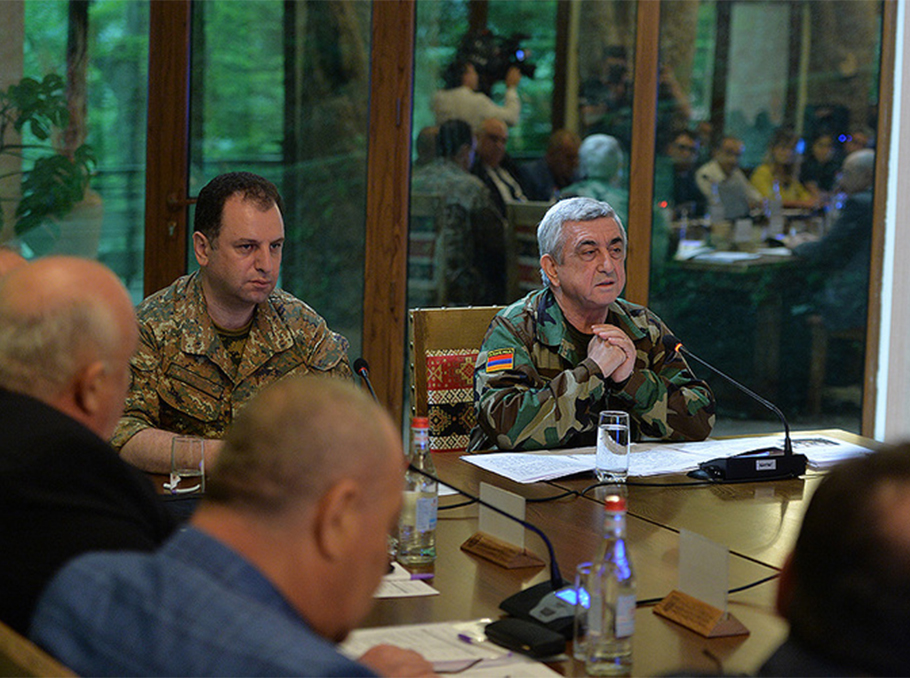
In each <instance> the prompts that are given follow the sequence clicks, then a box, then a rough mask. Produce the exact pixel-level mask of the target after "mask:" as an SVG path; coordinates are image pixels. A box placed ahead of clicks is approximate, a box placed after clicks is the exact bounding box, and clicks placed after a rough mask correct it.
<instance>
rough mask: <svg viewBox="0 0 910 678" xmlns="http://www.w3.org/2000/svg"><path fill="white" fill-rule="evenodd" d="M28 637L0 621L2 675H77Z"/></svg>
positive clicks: (0, 664)
mask: <svg viewBox="0 0 910 678" xmlns="http://www.w3.org/2000/svg"><path fill="white" fill-rule="evenodd" d="M75 675H76V674H75V673H73V672H72V671H70V670H69V669H68V668H66V667H65V666H64V665H63V664H61V663H60V662H58V661H57V660H56V659H54V658H53V657H51V656H50V655H49V654H47V653H46V652H45V651H44V650H42V649H41V648H40V647H38V646H37V645H35V644H34V643H33V642H32V641H30V640H29V639H28V638H24V637H23V636H21V635H19V634H18V633H16V632H15V631H13V629H11V628H10V627H9V626H7V625H6V624H4V623H3V622H0V676H75Z"/></svg>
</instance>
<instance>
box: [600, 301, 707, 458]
mask: <svg viewBox="0 0 910 678" xmlns="http://www.w3.org/2000/svg"><path fill="white" fill-rule="evenodd" d="M648 315H649V336H647V337H645V338H644V339H642V340H640V341H639V342H636V348H637V352H638V356H637V358H636V361H635V370H634V371H633V372H632V375H631V376H630V377H629V379H628V380H626V382H624V383H623V384H619V385H617V390H615V391H613V392H612V399H613V400H614V402H616V401H618V402H619V403H620V404H621V408H622V409H627V410H628V411H629V413H630V415H631V416H632V418H633V419H635V420H636V421H638V422H639V425H640V428H641V432H642V433H643V434H644V435H646V436H649V437H653V438H660V439H661V440H672V441H694V440H704V439H705V438H707V437H708V436H709V435H710V434H711V430H712V429H713V428H714V411H715V402H714V393H712V391H711V388H710V387H709V386H708V384H707V383H706V382H704V381H701V380H700V379H696V377H695V375H694V374H693V373H692V370H691V369H690V368H689V365H688V364H687V363H686V360H685V358H683V357H682V356H681V355H680V354H679V353H677V352H674V353H672V354H668V353H667V351H666V350H665V349H664V345H663V337H664V335H667V334H671V332H670V330H669V329H668V328H667V326H666V325H664V324H663V322H662V321H661V320H660V319H658V318H657V316H655V315H654V314H653V313H650V312H649V313H648Z"/></svg>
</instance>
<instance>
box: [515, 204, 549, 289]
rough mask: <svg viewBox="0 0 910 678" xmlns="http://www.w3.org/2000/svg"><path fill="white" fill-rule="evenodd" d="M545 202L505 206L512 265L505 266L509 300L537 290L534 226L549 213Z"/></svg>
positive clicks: (536, 251) (538, 255)
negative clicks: (507, 267)
mask: <svg viewBox="0 0 910 678" xmlns="http://www.w3.org/2000/svg"><path fill="white" fill-rule="evenodd" d="M550 207H551V203H548V202H514V203H508V204H507V205H506V220H507V221H508V222H509V233H510V236H511V240H512V244H511V250H512V252H511V254H512V261H510V262H509V299H520V298H521V297H523V296H524V295H526V294H527V293H528V292H531V291H533V290H537V289H540V286H541V281H540V252H539V251H538V248H537V224H539V223H540V220H541V219H543V215H544V214H546V212H547V210H548V209H550Z"/></svg>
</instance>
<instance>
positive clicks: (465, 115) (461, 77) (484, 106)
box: [432, 58, 521, 132]
mask: <svg viewBox="0 0 910 678" xmlns="http://www.w3.org/2000/svg"><path fill="white" fill-rule="evenodd" d="M445 80H446V87H447V89H443V90H440V91H438V92H436V94H434V95H433V104H432V106H433V113H435V115H436V124H437V125H441V124H442V123H444V122H446V121H447V120H464V121H465V122H467V123H468V124H469V125H470V126H471V130H472V131H474V132H477V130H478V129H479V128H480V124H481V123H482V122H483V121H484V120H486V119H487V118H496V119H497V120H502V121H503V122H504V123H506V124H507V125H517V124H518V119H519V117H520V116H521V99H519V98H518V83H519V81H520V80H521V71H520V70H519V68H518V66H510V67H509V68H508V70H507V71H506V76H505V83H506V96H505V102H504V103H503V105H502V106H499V105H497V104H496V103H494V101H493V100H492V99H490V97H488V96H487V95H486V94H484V93H483V92H478V91H477V88H478V85H479V84H480V75H479V74H478V72H477V67H476V66H475V64H474V62H472V61H470V60H467V59H463V58H457V59H456V60H455V61H453V62H452V64H451V65H450V66H449V68H448V69H446V74H445Z"/></svg>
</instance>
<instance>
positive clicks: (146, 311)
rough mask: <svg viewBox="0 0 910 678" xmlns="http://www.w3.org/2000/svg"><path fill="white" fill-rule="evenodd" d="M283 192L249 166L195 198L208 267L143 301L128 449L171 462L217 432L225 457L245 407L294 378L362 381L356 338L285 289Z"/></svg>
mask: <svg viewBox="0 0 910 678" xmlns="http://www.w3.org/2000/svg"><path fill="white" fill-rule="evenodd" d="M282 210H283V204H282V201H281V196H280V195H279V194H278V189H277V188H276V187H275V185H274V184H272V183H271V182H270V181H268V180H267V179H264V178H263V177H260V176H258V175H255V174H251V173H249V172H230V173H228V174H222V175H219V176H217V177H215V178H214V179H212V181H210V182H209V183H208V184H207V185H206V186H204V187H203V188H202V190H201V191H200V192H199V198H198V200H197V202H196V212H195V217H194V229H195V232H194V233H193V253H194V254H195V256H196V261H197V262H198V263H199V267H200V268H199V270H198V271H197V272H195V273H192V274H190V275H186V276H182V277H180V278H178V279H177V280H176V281H175V282H174V283H173V284H171V285H170V286H169V287H167V288H165V289H163V290H160V291H159V292H156V293H155V294H153V295H152V296H150V297H148V298H147V299H146V300H145V301H143V302H142V303H141V304H140V305H139V309H138V316H139V326H140V340H139V349H138V351H137V352H136V354H135V355H134V356H133V358H132V362H131V376H132V379H131V384H130V390H129V393H128V395H127V401H126V408H125V411H124V414H123V417H122V418H121V420H120V423H119V425H118V426H117V430H116V432H115V433H114V437H113V440H112V442H113V445H114V447H115V448H116V449H119V450H120V454H121V456H122V457H123V458H124V459H126V460H127V461H129V462H131V463H133V464H135V465H136V466H138V467H139V468H141V469H144V470H146V471H151V472H156V473H163V472H167V471H169V470H170V462H171V439H172V438H173V437H174V435H175V434H179V435H191V436H198V437H202V438H207V439H209V440H210V441H211V442H210V443H209V444H207V445H206V448H205V450H206V456H207V457H209V459H210V460H211V461H214V460H215V458H216V457H217V455H218V452H219V450H220V446H221V438H222V436H223V435H224V432H225V430H226V429H227V427H228V425H229V424H230V423H231V421H232V420H233V418H234V415H235V414H236V413H237V412H238V411H239V410H240V409H241V408H242V407H243V406H244V405H245V404H246V403H247V402H248V401H249V400H250V399H251V398H252V397H253V396H254V395H255V394H256V393H257V392H258V391H259V389H261V388H262V387H263V386H265V385H267V384H270V383H271V382H273V381H277V380H278V379H281V378H282V377H284V376H286V375H289V374H295V373H296V374H304V373H307V372H315V373H317V374H329V375H332V376H337V377H340V378H343V379H351V378H352V372H351V367H350V364H349V362H348V356H347V349H348V342H347V340H346V339H345V338H344V337H342V336H341V335H339V334H336V333H335V332H332V331H331V330H330V329H329V328H328V326H327V325H326V323H325V321H324V320H323V319H322V318H321V317H320V316H319V315H318V314H317V313H316V312H315V311H314V310H313V309H312V308H310V307H309V306H307V305H306V304H305V303H304V302H302V301H300V300H299V299H297V298H295V297H294V296H292V295H290V294H288V293H287V292H285V291H283V290H280V289H278V288H277V287H276V285H277V283H278V277H279V273H280V270H281V258H282V251H283V249H284V244H285V242H284V220H283V216H282Z"/></svg>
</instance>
